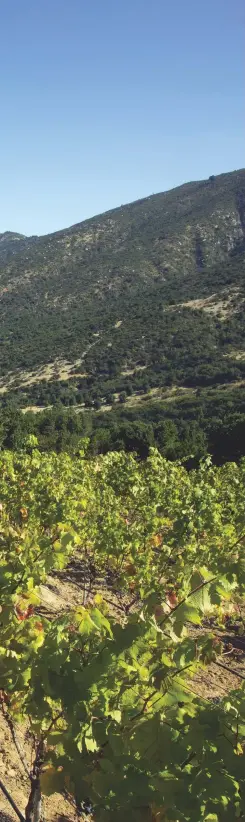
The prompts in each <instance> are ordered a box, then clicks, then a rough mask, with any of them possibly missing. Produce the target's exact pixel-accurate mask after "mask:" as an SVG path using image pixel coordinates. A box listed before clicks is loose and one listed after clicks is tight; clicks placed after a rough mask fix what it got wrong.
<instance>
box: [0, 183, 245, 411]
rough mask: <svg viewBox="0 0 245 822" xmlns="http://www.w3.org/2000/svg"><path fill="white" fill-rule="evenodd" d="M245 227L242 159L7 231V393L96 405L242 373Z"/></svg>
mask: <svg viewBox="0 0 245 822" xmlns="http://www.w3.org/2000/svg"><path fill="white" fill-rule="evenodd" d="M244 235H245V170H241V171H235V172H232V173H229V174H223V175H221V176H219V177H215V178H210V179H209V180H207V181H201V182H193V183H188V184H185V185H183V186H180V187H179V188H176V189H173V190H172V191H168V192H165V193H163V194H156V195H153V196H151V197H147V198H146V199H144V200H139V201H137V202H135V203H132V204H130V205H126V206H122V207H121V208H118V209H114V210H113V211H110V212H107V213H106V214H103V215H100V216H98V217H95V218H93V219H90V220H87V221H85V222H83V223H79V224H77V225H75V226H72V227H71V228H68V229H66V230H63V231H59V232H56V233H54V234H50V235H48V236H45V237H23V236H22V235H19V234H14V233H11V232H6V233H5V234H2V235H0V296H1V299H0V319H1V346H0V391H1V395H2V400H4V399H5V397H6V392H9V391H11V395H12V396H15V398H16V399H17V401H18V403H19V404H20V405H21V406H25V405H26V406H28V405H30V406H32V405H37V406H45V405H48V404H51V405H52V404H54V403H55V402H56V401H57V400H61V401H62V402H63V403H64V404H66V405H72V404H74V403H76V404H78V405H80V406H82V405H83V404H84V403H85V405H86V406H91V407H93V405H94V403H95V404H96V407H97V408H98V407H99V406H100V405H102V406H103V405H104V406H105V407H107V406H108V405H110V404H111V403H112V402H113V400H114V401H115V400H116V401H117V398H118V396H119V395H120V399H121V401H122V402H123V401H125V399H126V398H127V397H128V398H131V399H130V400H129V401H130V402H131V403H132V401H133V400H134V401H135V399H137V397H140V396H141V395H146V396H148V397H149V398H151V397H152V396H155V395H158V394H159V396H161V395H162V393H164V391H165V390H166V389H169V387H171V386H175V387H176V386H177V387H178V386H179V387H181V388H182V389H183V388H186V389H188V388H193V387H195V388H198V387H199V388H202V387H207V386H208V387H210V386H218V385H222V384H224V383H226V384H227V383H228V384H229V383H234V382H235V383H237V382H239V381H241V380H243V378H244V377H245V329H244V322H243V304H244V300H245V288H244V270H245V269H244V263H245V243H244ZM159 392H160V393H159Z"/></svg>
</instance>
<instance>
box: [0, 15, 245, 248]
mask: <svg viewBox="0 0 245 822" xmlns="http://www.w3.org/2000/svg"><path fill="white" fill-rule="evenodd" d="M0 12H1V14H0V92H1V93H0V109H1V132H0V134H1V141H0V147H1V150H0V180H1V189H0V191H1V195H0V231H5V230H13V231H20V232H23V233H26V234H37V233H38V234H43V233H46V232H49V231H55V230H56V229H59V228H62V227H65V226H68V225H71V224H72V223H75V222H79V221H80V220H83V219H85V218H87V217H90V216H92V215H94V214H98V213H100V212H102V211H105V210H106V209H109V208H113V207H115V206H117V205H121V203H126V202H130V201H131V200H135V199H137V198H139V197H144V196H147V195H149V194H152V193H153V192H157V191H163V190H165V189H168V188H172V187H173V186H176V185H179V184H181V183H183V182H186V181H188V180H191V179H192V180H193V179H199V178H203V177H207V176H209V175H210V174H219V173H222V172H224V171H230V170H232V169H234V168H240V167H242V166H244V165H245V162H244V124H245V117H244V114H243V82H244V78H243V69H244V67H243V45H244V43H243V37H244V32H243V29H244V16H245V15H244V13H243V0H0Z"/></svg>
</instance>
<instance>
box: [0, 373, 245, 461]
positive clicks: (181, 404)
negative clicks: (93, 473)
mask: <svg viewBox="0 0 245 822" xmlns="http://www.w3.org/2000/svg"><path fill="white" fill-rule="evenodd" d="M238 409H239V410H238ZM31 433H33V434H35V435H36V436H37V437H38V440H39V444H40V448H41V450H50V449H51V450H53V449H54V450H56V451H58V452H59V451H64V450H67V451H70V452H71V451H74V450H76V449H78V448H79V443H80V442H81V439H83V438H87V439H88V440H89V452H90V453H91V454H97V453H107V452H108V451H112V450H113V451H121V450H125V451H135V452H136V453H138V455H139V456H140V457H141V458H145V457H146V456H147V454H148V453H149V448H150V447H151V446H152V445H155V446H156V447H157V448H158V449H159V451H160V452H161V453H162V454H163V455H164V456H165V457H167V458H168V459H170V460H176V459H185V460H187V463H188V462H189V463H190V465H192V464H193V462H194V463H196V462H198V461H199V460H200V458H201V457H203V456H205V455H206V454H207V453H210V454H212V456H213V459H214V461H215V462H216V463H218V464H220V463H223V462H226V461H227V460H239V459H240V457H241V456H243V455H245V389H244V388H237V389H234V390H233V391H232V390H230V389H228V390H227V389H224V390H220V391H214V390H213V389H212V390H208V391H201V392H200V394H199V395H198V394H195V395H193V396H187V397H183V399H176V400H175V401H171V402H169V403H163V402H155V403H153V402H151V403H145V404H144V405H143V404H142V405H141V406H137V407H132V408H127V406H126V405H125V404H124V403H121V404H120V403H119V404H118V406H117V407H116V408H115V409H114V410H112V411H110V412H107V413H106V412H103V413H102V412H100V411H98V412H97V413H96V412H95V411H91V410H89V409H88V410H85V411H81V412H80V413H77V412H75V411H74V410H73V409H72V408H64V407H63V406H62V405H61V404H60V405H57V406H55V407H54V408H51V409H46V410H45V411H41V412H40V413H37V414H34V413H32V412H31V411H27V412H26V413H25V414H23V413H22V412H21V411H20V409H19V408H18V407H16V406H14V405H13V403H8V404H7V403H6V405H5V407H2V409H1V412H0V445H1V448H10V449H18V448H20V447H22V446H23V444H24V442H25V439H26V437H27V436H28V435H29V434H31Z"/></svg>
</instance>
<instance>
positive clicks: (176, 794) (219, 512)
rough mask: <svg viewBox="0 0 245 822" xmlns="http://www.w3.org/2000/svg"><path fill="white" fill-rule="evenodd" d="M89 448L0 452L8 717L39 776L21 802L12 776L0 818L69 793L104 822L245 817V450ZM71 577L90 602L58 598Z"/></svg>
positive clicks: (0, 695)
mask: <svg viewBox="0 0 245 822" xmlns="http://www.w3.org/2000/svg"><path fill="white" fill-rule="evenodd" d="M87 447H88V444H87V442H86V441H84V442H83V443H81V450H80V452H79V453H78V454H77V456H69V455H68V454H65V453H61V454H56V453H50V454H46V453H41V452H40V451H39V449H38V443H37V440H36V439H35V437H33V436H31V437H29V439H28V440H27V441H26V444H25V448H24V449H23V450H22V451H18V452H17V451H16V452H11V451H2V452H1V455H0V585H1V605H0V710H1V715H2V716H1V722H2V723H3V724H4V725H6V728H7V729H8V733H9V735H10V737H11V740H12V744H13V746H14V747H15V750H16V752H17V755H18V757H19V760H20V766H21V768H22V771H23V784H24V785H25V786H26V787H25V790H26V795H25V801H24V802H23V804H22V805H21V806H20V805H19V801H17V799H16V796H15V792H14V790H13V791H12V790H11V791H10V790H9V786H8V784H7V781H6V779H5V778H4V775H3V774H2V773H1V769H0V819H1V808H2V807H3V803H4V809H5V808H6V803H7V804H8V809H9V810H8V814H9V819H10V818H11V822H12V820H13V822H14V820H15V819H17V818H19V820H20V822H44V819H45V822H50V817H49V816H47V815H46V805H45V802H46V799H45V797H47V796H49V797H52V796H53V795H55V794H59V795H60V796H64V797H65V798H66V799H67V802H69V803H70V807H71V812H72V813H73V816H72V819H73V818H75V816H74V814H77V815H78V816H80V818H81V819H82V820H92V821H93V822H124V820H125V819H126V820H127V822H201V820H204V821H205V822H235V820H236V819H243V818H245V768H244V752H245V691H244V680H245V670H244V668H242V664H239V665H238V663H237V662H236V657H234V654H233V651H234V648H235V647H240V648H241V649H242V647H243V635H244V633H245V626H244V620H245V610H244V593H245V557H244V546H245V506H244V498H245V461H241V463H240V465H236V464H235V463H229V464H226V465H224V466H222V467H221V468H214V467H213V465H212V463H211V460H209V459H207V460H205V461H204V462H203V463H201V465H200V467H199V468H198V469H196V470H193V471H189V472H188V471H187V470H186V468H185V467H184V465H182V464H180V463H170V462H168V461H167V460H166V459H164V458H163V457H162V456H161V455H160V454H159V453H158V452H157V451H156V450H154V449H151V450H150V455H149V457H148V458H147V459H146V460H145V461H142V462H140V461H139V460H138V459H137V458H136V457H134V456H133V455H131V454H125V453H123V452H121V453H109V454H107V455H106V456H99V457H98V456H97V457H95V458H88V457H87ZM66 577H67V579H68V578H73V579H75V580H76V585H77V592H78V594H77V603H73V602H71V604H69V602H68V603H66V605H65V607H63V608H57V609H53V610H52V609H49V607H48V603H47V602H46V604H43V601H42V596H41V592H42V591H44V590H48V587H49V590H50V589H51V590H52V580H53V582H54V583H55V580H62V579H63V580H64V579H66ZM242 657H243V654H242ZM229 660H231V663H230V662H229ZM211 665H212V666H213V669H212V670H217V677H218V675H219V676H220V674H221V675H222V676H223V689H222V693H221V692H220V695H219V696H217V695H216V696H212V690H211V692H210V693H209V694H205V693H204V692H200V688H198V681H199V680H198V677H200V672H205V671H206V672H209V670H210V666H211ZM229 665H231V667H230V668H229ZM215 666H216V668H215ZM232 666H233V667H232ZM228 669H229V670H231V671H232V670H234V673H235V674H236V673H237V677H236V678H235V682H236V683H239V687H236V688H235V689H233V690H230V686H229V678H228V679H227V680H226V671H227V670H228ZM238 669H239V670H238ZM1 727H2V725H1ZM48 801H49V802H50V800H48ZM49 807H50V805H49Z"/></svg>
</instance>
